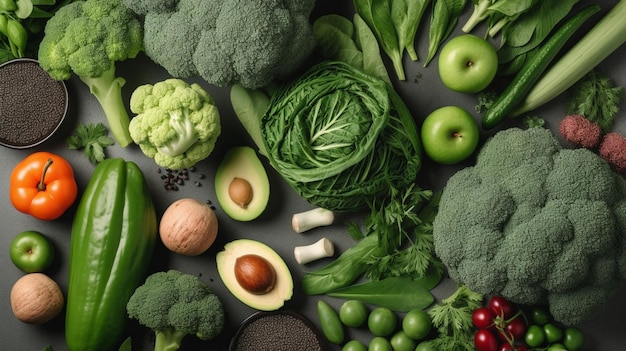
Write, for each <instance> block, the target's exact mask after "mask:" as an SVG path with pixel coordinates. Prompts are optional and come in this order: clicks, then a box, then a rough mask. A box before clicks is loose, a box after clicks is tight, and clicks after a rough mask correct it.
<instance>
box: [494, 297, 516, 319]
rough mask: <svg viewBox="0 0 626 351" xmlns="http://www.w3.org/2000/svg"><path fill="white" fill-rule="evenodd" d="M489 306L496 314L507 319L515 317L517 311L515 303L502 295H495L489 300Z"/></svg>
mask: <svg viewBox="0 0 626 351" xmlns="http://www.w3.org/2000/svg"><path fill="white" fill-rule="evenodd" d="M489 308H490V309H491V310H492V311H493V312H494V313H495V314H496V316H500V317H503V318H504V319H505V320H506V319H509V318H511V317H513V315H514V314H515V312H516V308H515V305H514V304H513V303H511V302H510V301H509V300H507V299H505V298H504V297H502V296H494V297H492V298H491V300H489Z"/></svg>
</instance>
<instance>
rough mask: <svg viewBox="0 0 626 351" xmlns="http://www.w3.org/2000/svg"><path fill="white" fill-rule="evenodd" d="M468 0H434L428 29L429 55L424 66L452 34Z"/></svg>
mask: <svg viewBox="0 0 626 351" xmlns="http://www.w3.org/2000/svg"><path fill="white" fill-rule="evenodd" d="M465 3H466V0H434V2H433V10H432V13H431V16H430V29H429V31H428V40H429V42H428V57H427V58H426V61H425V62H424V67H426V66H428V64H429V63H430V61H431V60H432V59H433V58H434V57H435V55H436V54H437V51H438V50H439V47H440V46H441V44H442V43H443V42H444V41H445V40H446V39H447V38H448V36H450V33H452V30H453V29H454V27H455V26H456V24H457V22H458V18H459V16H460V15H461V13H462V12H463V9H464V8H465Z"/></svg>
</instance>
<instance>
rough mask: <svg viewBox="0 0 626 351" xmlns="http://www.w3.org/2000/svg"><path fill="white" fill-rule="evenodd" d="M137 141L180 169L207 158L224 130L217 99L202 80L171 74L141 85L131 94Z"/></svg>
mask: <svg viewBox="0 0 626 351" xmlns="http://www.w3.org/2000/svg"><path fill="white" fill-rule="evenodd" d="M130 110H131V111H132V112H133V113H136V114H137V115H136V116H135V117H134V118H133V119H132V120H131V121H130V125H129V131H130V136H131V137H132V138H133V141H134V142H135V143H137V144H138V145H139V147H140V148H141V150H142V151H143V153H144V154H145V155H146V156H148V157H150V158H154V160H155V162H156V163H157V164H158V165H159V166H161V167H164V168H169V169H174V170H180V169H184V168H189V167H191V166H195V165H196V163H198V162H199V161H201V160H204V159H205V158H207V157H208V156H209V155H210V154H211V152H212V151H213V149H214V148H215V143H216V142H217V138H218V137H219V135H220V133H221V130H222V129H221V124H220V114H219V111H218V109H217V106H216V104H215V100H214V99H213V97H211V95H209V93H207V92H206V90H204V89H203V88H202V87H201V86H200V85H199V84H195V83H194V84H188V83H187V82H185V81H183V80H181V79H176V78H170V79H166V80H164V81H161V82H157V83H155V84H145V85H142V86H139V87H138V88H137V89H135V91H134V92H133V94H132V95H131V97H130Z"/></svg>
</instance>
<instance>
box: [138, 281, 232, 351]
mask: <svg viewBox="0 0 626 351" xmlns="http://www.w3.org/2000/svg"><path fill="white" fill-rule="evenodd" d="M126 310H127V312H128V316H129V317H130V318H134V319H136V320H137V321H138V322H139V323H140V324H141V325H143V326H145V327H148V328H150V329H152V330H153V331H154V333H155V335H156V340H155V345H154V350H155V351H165V350H167V351H174V350H178V349H179V347H180V343H181V341H182V339H183V338H184V337H185V336H187V335H195V336H196V337H198V338H199V339H201V340H209V339H213V338H215V337H216V336H217V335H218V334H219V333H221V332H222V329H223V328H224V323H225V320H224V309H223V306H222V303H221V301H220V300H219V298H218V297H217V295H215V294H214V293H213V292H212V291H211V289H210V288H209V286H208V285H207V284H205V283H204V282H203V281H201V280H200V279H199V278H198V277H196V276H193V275H190V274H185V273H182V272H180V271H177V270H169V271H167V272H157V273H154V274H152V275H150V276H149V277H148V278H147V279H146V281H145V283H144V284H143V285H141V286H140V287H138V288H137V289H136V290H135V292H134V293H133V295H132V296H131V298H130V300H129V301H128V304H127V305H126Z"/></svg>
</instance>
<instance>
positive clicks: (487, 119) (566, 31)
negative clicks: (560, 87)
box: [481, 5, 600, 129]
mask: <svg viewBox="0 0 626 351" xmlns="http://www.w3.org/2000/svg"><path fill="white" fill-rule="evenodd" d="M599 10H600V6H598V5H590V6H587V7H585V8H583V9H582V10H580V11H578V12H577V13H576V14H575V15H574V16H572V17H571V18H569V19H568V20H566V21H565V23H564V24H563V25H562V26H561V27H560V28H559V29H558V30H557V31H556V32H555V33H554V34H552V36H551V37H550V38H549V39H548V40H547V41H546V42H545V43H544V44H543V45H542V46H541V47H540V48H539V50H538V51H537V52H536V53H535V54H534V55H533V56H532V57H531V58H530V60H528V61H526V63H525V64H524V65H523V66H522V68H521V69H520V71H519V72H518V73H517V74H516V75H515V77H514V78H513V80H512V81H511V83H509V85H508V86H507V87H506V89H505V90H504V91H503V92H502V94H500V95H499V96H498V98H497V99H496V101H494V103H493V104H492V105H491V107H490V108H489V109H487V111H486V112H485V114H484V115H483V118H482V122H481V123H482V127H483V128H484V129H491V128H493V127H495V126H496V125H497V124H498V123H500V122H501V121H502V120H503V119H504V118H506V117H507V116H511V115H512V112H513V111H514V110H515V109H516V108H517V107H518V106H519V105H520V104H521V103H522V101H523V100H524V98H525V97H526V95H527V94H528V92H529V91H530V90H531V89H532V87H533V84H535V82H537V80H538V79H539V78H540V77H541V75H542V74H543V72H544V71H545V70H546V68H547V67H548V66H549V65H550V63H551V62H552V60H554V58H555V57H556V55H557V54H558V53H559V51H560V50H561V48H562V47H563V46H564V45H565V43H567V41H568V39H569V38H570V37H571V36H572V35H573V34H574V33H575V32H576V30H577V29H578V28H579V27H580V26H581V25H582V24H583V23H585V21H587V19H589V17H591V16H592V15H593V14H595V13H596V12H598V11H599Z"/></svg>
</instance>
